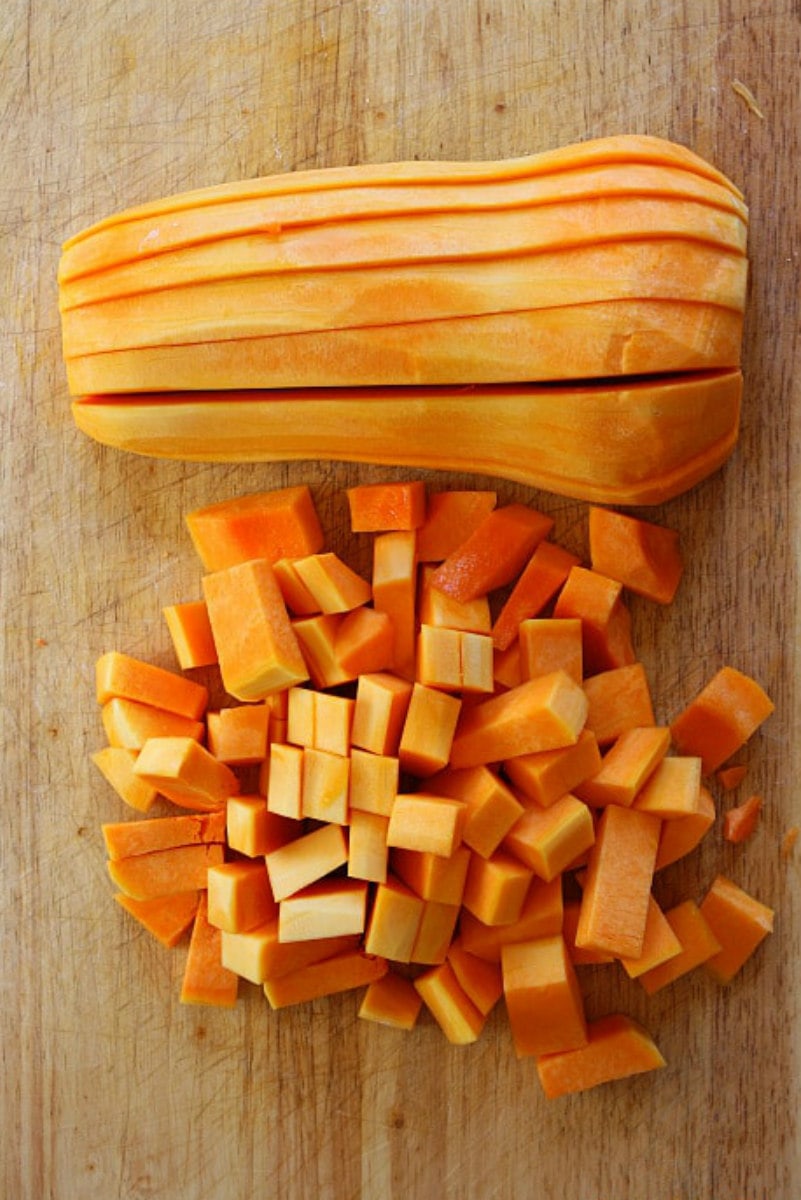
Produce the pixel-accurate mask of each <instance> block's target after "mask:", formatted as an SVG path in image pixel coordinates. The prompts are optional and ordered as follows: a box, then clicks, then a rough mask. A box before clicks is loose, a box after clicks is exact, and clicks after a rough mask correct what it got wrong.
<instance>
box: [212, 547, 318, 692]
mask: <svg viewBox="0 0 801 1200" xmlns="http://www.w3.org/2000/svg"><path fill="white" fill-rule="evenodd" d="M203 593H204V595H205V598H206V604H207V606H208V610H209V620H210V621H211V627H212V630H213V631H214V642H215V645H216V646H217V654H218V657H219V663H220V671H221V673H222V678H223V683H224V685H225V688H226V691H228V692H229V693H230V694H231V695H232V696H234V697H235V698H236V699H237V700H243V701H253V700H263V699H264V698H265V697H266V696H269V695H270V694H271V693H272V692H276V691H279V690H280V689H282V688H286V687H291V686H292V684H295V683H302V682H303V681H304V680H305V679H308V677H309V672H308V670H307V668H306V664H305V662H304V659H303V655H302V653H301V650H300V646H299V645H298V640H297V638H296V636H295V633H294V631H293V628H292V625H291V623H290V619H289V614H288V613H287V610H286V605H285V604H284V598H283V596H282V595H281V590H280V588H279V587H278V584H277V583H276V579H275V573H274V572H273V569H272V567H271V566H270V563H269V562H268V561H267V559H264V558H260V559H251V560H250V561H248V562H244V563H238V564H237V565H236V566H233V567H226V568H224V569H223V570H220V571H215V572H214V573H213V574H211V575H204V576H203Z"/></svg>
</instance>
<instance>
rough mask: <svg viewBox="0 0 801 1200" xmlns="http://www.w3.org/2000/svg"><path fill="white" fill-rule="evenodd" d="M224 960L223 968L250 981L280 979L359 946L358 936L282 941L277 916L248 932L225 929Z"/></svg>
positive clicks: (222, 957)
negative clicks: (279, 936) (232, 931)
mask: <svg viewBox="0 0 801 1200" xmlns="http://www.w3.org/2000/svg"><path fill="white" fill-rule="evenodd" d="M221 932H222V947H221V956H220V957H221V960H222V964H223V966H224V967H227V968H228V970H229V971H233V972H234V973H235V974H237V975H240V976H241V977H242V978H243V979H249V980H250V982H251V983H256V984H262V983H265V982H266V981H267V980H268V979H280V978H281V976H282V975H289V974H291V973H292V972H294V971H298V970H300V969H301V968H302V967H307V966H309V965H310V964H311V963H316V962H323V961H324V960H325V959H326V958H333V957H334V955H336V954H341V953H343V952H344V951H353V950H356V949H358V943H359V940H360V939H359V936H358V935H356V934H351V935H348V936H346V937H334V938H318V939H317V940H315V941H306V942H280V941H279V940H278V916H277V915H276V916H275V917H273V919H272V920H271V921H267V923H266V924H265V925H260V926H258V928H256V929H249V930H247V931H246V932H245V933H228V932H227V931H226V930H222V931H221Z"/></svg>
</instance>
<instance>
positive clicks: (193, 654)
mask: <svg viewBox="0 0 801 1200" xmlns="http://www.w3.org/2000/svg"><path fill="white" fill-rule="evenodd" d="M162 612H163V613H164V620H165V621H166V622H167V629H168V631H169V634H170V638H171V639H172V644H173V648H174V650H175V657H176V658H177V659H178V665H179V667H180V668H181V670H182V671H190V670H192V669H193V668H195V667H210V666H213V665H214V664H215V663H216V662H217V647H216V646H215V644H214V634H213V633H212V632H211V624H210V622H209V613H208V609H207V608H206V603H205V601H204V600H190V601H189V602H188V603H186V604H169V605H168V606H167V607H166V608H164V609H162Z"/></svg>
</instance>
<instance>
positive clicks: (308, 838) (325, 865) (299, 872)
mask: <svg viewBox="0 0 801 1200" xmlns="http://www.w3.org/2000/svg"><path fill="white" fill-rule="evenodd" d="M347 861H348V843H347V839H346V837H345V834H344V831H343V829H342V827H341V826H340V825H321V826H320V828H319V829H313V830H312V831H311V833H304V834H303V835H302V836H301V837H299V838H295V839H294V840H293V841H291V842H288V843H287V844H286V845H285V846H279V847H278V849H276V850H271V851H270V852H269V854H267V855H265V862H266V864H267V874H268V875H269V877H270V886H271V889H272V893H273V896H274V898H275V899H276V900H278V901H280V900H283V899H285V898H286V897H287V896H291V895H292V893H293V892H298V891H300V889H301V888H304V887H308V885H309V884H310V883H314V882H315V881H316V880H317V879H322V878H323V876H324V875H329V874H330V873H331V872H332V871H335V870H336V869H337V867H342V866H344V865H345V863H346V862H347Z"/></svg>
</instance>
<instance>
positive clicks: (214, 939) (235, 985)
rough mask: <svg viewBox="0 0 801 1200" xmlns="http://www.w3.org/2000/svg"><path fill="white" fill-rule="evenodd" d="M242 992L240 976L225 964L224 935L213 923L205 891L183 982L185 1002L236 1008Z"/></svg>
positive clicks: (194, 928) (193, 930) (183, 1001)
mask: <svg viewBox="0 0 801 1200" xmlns="http://www.w3.org/2000/svg"><path fill="white" fill-rule="evenodd" d="M238 991H239V977H238V976H237V975H235V974H234V973H233V971H229V970H228V968H227V967H224V966H223V965H222V933H221V931H220V930H219V929H218V928H217V927H216V926H215V925H211V924H210V923H209V920H208V909H207V899H206V893H205V892H201V893H200V901H199V903H198V907H197V912H196V914H195V920H194V924H193V926H192V937H191V938H190V941H189V953H188V954H187V957H186V965H185V967H184V977H183V981H182V983H181V1003H182V1004H210V1005H213V1006H216V1007H219V1008H232V1007H233V1006H234V1004H236V1000H237V994H238Z"/></svg>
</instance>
